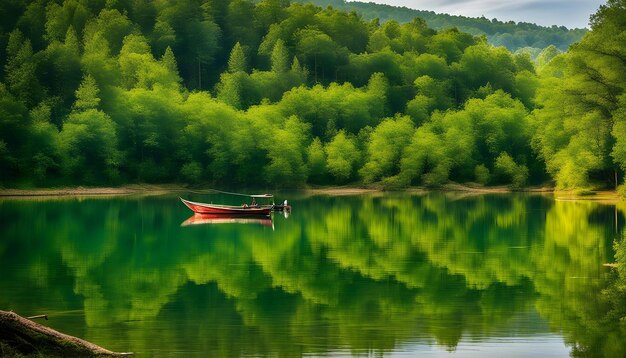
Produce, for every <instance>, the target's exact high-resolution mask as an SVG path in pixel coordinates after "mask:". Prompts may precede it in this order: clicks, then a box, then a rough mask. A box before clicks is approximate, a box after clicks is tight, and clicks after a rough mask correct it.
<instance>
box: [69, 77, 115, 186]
mask: <svg viewBox="0 0 626 358" xmlns="http://www.w3.org/2000/svg"><path fill="white" fill-rule="evenodd" d="M97 93H98V91H97V88H95V81H93V79H92V78H91V77H86V78H85V79H84V80H83V83H82V84H81V86H80V87H79V90H78V91H77V93H76V97H77V101H76V103H75V105H74V111H72V113H70V115H69V116H68V118H67V120H66V121H65V122H64V123H63V130H62V131H61V133H60V135H59V145H60V149H61V152H62V153H63V157H62V169H63V171H65V173H66V174H67V175H68V176H69V177H70V178H72V179H73V180H76V181H78V182H85V183H90V184H97V183H104V182H111V181H114V180H117V179H118V176H119V171H118V168H119V165H120V162H121V153H120V152H119V151H118V150H117V132H116V126H115V123H114V122H113V121H112V120H111V117H109V116H108V115H107V114H106V113H104V112H102V111H100V110H98V109H95V108H93V106H94V105H97V103H98V101H97V97H96V95H97Z"/></svg>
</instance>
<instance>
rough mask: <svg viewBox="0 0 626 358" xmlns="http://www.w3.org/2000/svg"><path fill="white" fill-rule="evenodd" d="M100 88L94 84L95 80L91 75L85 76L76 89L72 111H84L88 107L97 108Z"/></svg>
mask: <svg viewBox="0 0 626 358" xmlns="http://www.w3.org/2000/svg"><path fill="white" fill-rule="evenodd" d="M99 93H100V90H99V89H98V85H97V84H96V80H94V79H93V77H92V76H91V75H87V76H85V78H84V79H83V82H82V83H81V84H80V87H78V89H77V90H76V102H74V106H73V110H74V111H86V110H88V109H98V105H99V104H100V97H98V94H99Z"/></svg>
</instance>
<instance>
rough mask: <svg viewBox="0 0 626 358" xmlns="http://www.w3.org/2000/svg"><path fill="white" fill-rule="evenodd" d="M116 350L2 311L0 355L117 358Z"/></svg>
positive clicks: (0, 314)
mask: <svg viewBox="0 0 626 358" xmlns="http://www.w3.org/2000/svg"><path fill="white" fill-rule="evenodd" d="M128 354H132V353H116V352H111V351H109V350H107V349H104V348H102V347H100V346H97V345H95V344H93V343H91V342H87V341H85V340H83V339H80V338H77V337H73V336H70V335H67V334H64V333H61V332H58V331H56V330H54V329H52V328H49V327H46V326H42V325H40V324H39V323H35V322H33V321H31V320H29V319H26V318H24V317H21V316H19V315H18V314H16V313H14V312H7V311H0V356H3V357H4V356H14V355H24V356H31V355H32V356H45V357H68V356H72V357H75V356H80V357H115V356H121V355H128Z"/></svg>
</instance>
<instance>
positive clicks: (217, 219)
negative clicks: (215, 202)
mask: <svg viewBox="0 0 626 358" xmlns="http://www.w3.org/2000/svg"><path fill="white" fill-rule="evenodd" d="M204 224H258V225H263V226H267V227H271V228H273V224H272V218H271V217H270V216H262V215H231V214H193V215H192V216H191V217H190V218H189V219H187V220H185V221H183V223H182V224H180V226H190V225H204Z"/></svg>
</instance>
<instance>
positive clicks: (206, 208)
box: [179, 194, 274, 216]
mask: <svg viewBox="0 0 626 358" xmlns="http://www.w3.org/2000/svg"><path fill="white" fill-rule="evenodd" d="M263 195H264V196H263V197H271V194H263ZM254 197H260V196H254ZM179 199H180V200H181V201H182V202H183V204H185V205H187V207H188V208H189V209H191V211H193V212H194V213H196V214H221V215H265V216H269V215H270V213H271V212H272V209H273V207H274V205H263V206H261V205H247V204H243V205H241V206H235V205H219V204H207V203H197V202H194V201H189V200H185V199H183V198H179Z"/></svg>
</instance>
